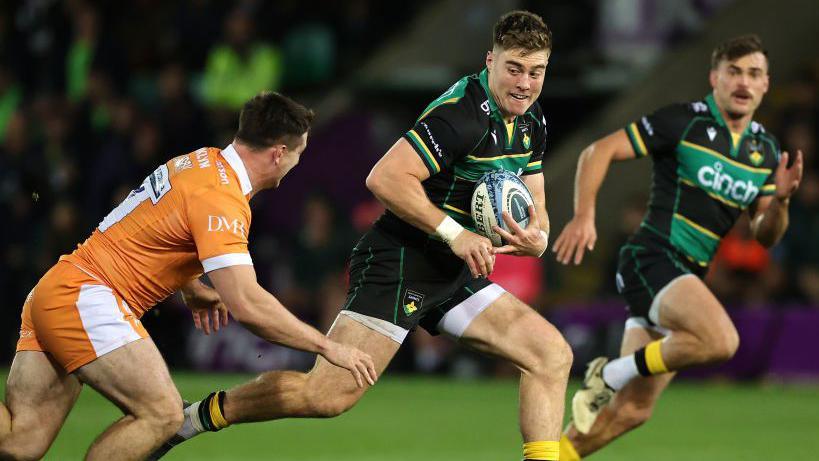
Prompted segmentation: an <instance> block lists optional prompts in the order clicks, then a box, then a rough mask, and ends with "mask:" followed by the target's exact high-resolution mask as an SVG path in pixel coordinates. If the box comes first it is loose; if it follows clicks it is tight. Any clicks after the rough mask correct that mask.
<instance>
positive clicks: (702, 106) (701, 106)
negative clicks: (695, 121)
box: [691, 101, 708, 112]
mask: <svg viewBox="0 0 819 461" xmlns="http://www.w3.org/2000/svg"><path fill="white" fill-rule="evenodd" d="M691 109H693V110H694V112H708V104H706V103H704V102H702V101H696V102H692V103H691Z"/></svg>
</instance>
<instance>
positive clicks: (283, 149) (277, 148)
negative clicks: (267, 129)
mask: <svg viewBox="0 0 819 461" xmlns="http://www.w3.org/2000/svg"><path fill="white" fill-rule="evenodd" d="M286 153H287V146H286V145H284V144H275V145H273V146H271V147H270V156H271V158H272V160H273V164H274V165H278V164H279V162H281V161H282V158H284V154H286Z"/></svg>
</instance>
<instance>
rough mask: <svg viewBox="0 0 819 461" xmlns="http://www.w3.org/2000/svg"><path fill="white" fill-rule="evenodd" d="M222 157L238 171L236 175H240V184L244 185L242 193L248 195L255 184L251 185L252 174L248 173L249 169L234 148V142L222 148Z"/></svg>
mask: <svg viewBox="0 0 819 461" xmlns="http://www.w3.org/2000/svg"><path fill="white" fill-rule="evenodd" d="M222 157H224V158H225V160H226V161H227V162H228V165H230V168H232V169H233V171H235V172H236V176H238V177H239V184H241V186H242V194H244V195H247V194H249V193H250V192H251V191H252V190H253V186H251V185H250V176H248V175H247V169H246V168H245V163H244V162H243V161H242V158H241V157H239V154H238V153H236V149H234V148H233V144H229V145H228V146H227V147H225V148H224V149H222Z"/></svg>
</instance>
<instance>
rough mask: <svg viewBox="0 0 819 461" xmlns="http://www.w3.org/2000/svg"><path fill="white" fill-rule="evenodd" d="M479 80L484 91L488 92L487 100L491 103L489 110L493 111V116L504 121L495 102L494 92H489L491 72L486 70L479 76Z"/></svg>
mask: <svg viewBox="0 0 819 461" xmlns="http://www.w3.org/2000/svg"><path fill="white" fill-rule="evenodd" d="M478 80H479V81H480V82H481V86H482V87H483V91H485V92H486V100H487V101H489V109H490V110H491V111H492V115H495V116H497V117H498V118H499V119H500V120H503V117H501V114H500V109H498V104H497V103H496V102H495V98H493V97H492V92H491V91H489V71H488V70H487V69H484V70H483V71H482V72H481V73H480V74H479V75H478Z"/></svg>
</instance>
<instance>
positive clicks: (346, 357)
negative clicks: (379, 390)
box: [321, 340, 378, 387]
mask: <svg viewBox="0 0 819 461" xmlns="http://www.w3.org/2000/svg"><path fill="white" fill-rule="evenodd" d="M321 355H322V356H324V358H325V359H327V361H328V362H330V363H332V364H333V365H335V366H337V367H341V368H345V369H347V370H350V373H352V374H353V378H355V382H356V384H358V387H364V381H365V380H366V381H367V382H368V383H369V384H370V386H372V385H373V384H375V380H376V379H378V374H377V373H376V372H375V365H374V364H373V358H372V357H370V355H369V354H367V353H366V352H363V351H360V350H358V349H356V348H355V347H352V346H348V345H346V344H341V343H337V342H335V341H332V340H331V341H330V345H329V346H328V347H327V350H326V351H324V352H322V354H321Z"/></svg>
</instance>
